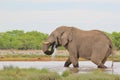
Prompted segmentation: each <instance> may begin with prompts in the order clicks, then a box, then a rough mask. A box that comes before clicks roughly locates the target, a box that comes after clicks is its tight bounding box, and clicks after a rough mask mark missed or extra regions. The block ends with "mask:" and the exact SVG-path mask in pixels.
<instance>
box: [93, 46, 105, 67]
mask: <svg viewBox="0 0 120 80" xmlns="http://www.w3.org/2000/svg"><path fill="white" fill-rule="evenodd" d="M106 52H107V47H106V48H102V47H96V48H95V49H94V50H93V53H92V55H91V61H92V62H93V63H95V64H96V65H97V66H98V68H107V67H106V66H105V65H104V63H105V61H106V59H107V57H106Z"/></svg>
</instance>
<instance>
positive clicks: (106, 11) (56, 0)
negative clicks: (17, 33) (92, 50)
mask: <svg viewBox="0 0 120 80" xmlns="http://www.w3.org/2000/svg"><path fill="white" fill-rule="evenodd" d="M62 25H65V26H74V27H78V28H80V29H83V30H92V29H98V30H103V31H106V32H113V31H117V32H120V0H0V32H5V31H10V30H16V29H17V30H24V31H33V30H36V31H40V32H44V33H51V32H52V31H53V30H54V29H56V28H57V27H59V26H62Z"/></svg>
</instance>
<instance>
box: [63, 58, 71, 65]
mask: <svg viewBox="0 0 120 80" xmlns="http://www.w3.org/2000/svg"><path fill="white" fill-rule="evenodd" d="M71 63H72V62H71V61H70V57H69V58H68V59H67V60H66V62H65V64H64V67H69V65H70V64H71Z"/></svg>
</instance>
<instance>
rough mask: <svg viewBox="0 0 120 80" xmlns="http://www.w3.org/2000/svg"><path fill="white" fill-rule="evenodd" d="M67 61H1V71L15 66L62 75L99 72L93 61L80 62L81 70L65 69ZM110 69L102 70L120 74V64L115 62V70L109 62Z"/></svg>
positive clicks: (107, 63) (107, 64)
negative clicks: (47, 70) (46, 70)
mask: <svg viewBox="0 0 120 80" xmlns="http://www.w3.org/2000/svg"><path fill="white" fill-rule="evenodd" d="M64 62H65V61H45V62H43V61H33V62H23V61H16V62H15V61H13V62H12V61H1V62H0V69H3V67H4V66H7V67H8V66H13V67H19V68H31V67H32V68H37V69H42V68H47V69H49V70H52V71H57V72H58V73H60V74H61V73H62V72H63V71H65V70H70V71H71V73H86V72H93V71H95V70H97V69H98V68H97V66H96V65H95V64H93V63H92V62H91V61H80V62H79V66H80V67H79V68H73V67H72V65H71V66H70V68H65V67H63V66H64ZM105 65H106V66H107V67H108V68H107V69H102V71H104V72H108V73H111V74H112V73H113V74H120V62H114V66H113V70H112V68H111V61H107V62H106V64H105Z"/></svg>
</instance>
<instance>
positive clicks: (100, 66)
mask: <svg viewBox="0 0 120 80" xmlns="http://www.w3.org/2000/svg"><path fill="white" fill-rule="evenodd" d="M98 68H103V69H105V68H107V67H106V66H105V65H99V66H98Z"/></svg>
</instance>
